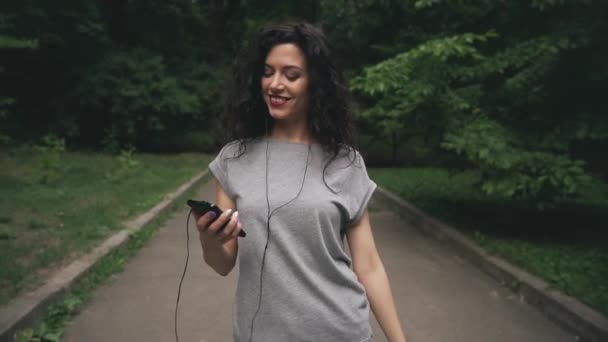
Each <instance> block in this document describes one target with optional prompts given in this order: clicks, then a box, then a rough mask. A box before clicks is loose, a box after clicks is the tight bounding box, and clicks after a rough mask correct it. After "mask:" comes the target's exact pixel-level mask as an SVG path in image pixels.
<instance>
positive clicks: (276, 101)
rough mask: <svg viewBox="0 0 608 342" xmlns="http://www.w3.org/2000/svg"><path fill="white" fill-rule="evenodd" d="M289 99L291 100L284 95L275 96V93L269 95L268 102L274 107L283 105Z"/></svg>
mask: <svg viewBox="0 0 608 342" xmlns="http://www.w3.org/2000/svg"><path fill="white" fill-rule="evenodd" d="M289 100H290V99H289V98H287V97H283V96H274V95H269V96H268V102H269V103H270V105H271V106H273V107H281V106H283V105H284V104H285V103H287V101H289Z"/></svg>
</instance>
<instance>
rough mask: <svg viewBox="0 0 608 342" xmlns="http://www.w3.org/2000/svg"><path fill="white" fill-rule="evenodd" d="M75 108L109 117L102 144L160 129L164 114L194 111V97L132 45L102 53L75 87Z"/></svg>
mask: <svg viewBox="0 0 608 342" xmlns="http://www.w3.org/2000/svg"><path fill="white" fill-rule="evenodd" d="M73 97H74V98H77V99H79V109H80V110H81V111H84V110H85V109H86V110H89V111H92V112H93V113H99V115H105V116H107V117H108V119H109V121H110V126H109V127H108V128H107V131H106V136H105V139H106V140H105V145H106V147H108V148H109V149H110V150H114V151H115V150H116V149H117V148H120V147H122V146H121V145H125V144H133V145H135V144H136V143H137V141H138V140H139V139H140V138H141V136H142V135H144V134H146V133H149V132H151V131H158V130H162V129H164V128H165V122H164V121H165V118H166V117H167V116H174V115H178V114H182V113H192V112H194V111H196V110H197V109H198V105H199V102H198V98H197V97H196V96H195V95H194V94H192V93H191V92H188V91H186V90H185V89H184V87H183V86H182V85H181V84H180V82H179V81H178V79H177V78H175V77H173V76H170V75H169V74H168V72H167V71H166V68H165V65H164V63H163V58H162V57H161V56H159V55H157V54H154V53H151V52H149V51H145V50H141V49H136V50H130V51H117V52H114V53H111V54H109V55H107V56H105V57H104V58H103V59H102V60H101V61H100V63H99V64H98V65H96V66H95V67H94V68H93V70H92V72H91V73H90V74H89V75H88V77H86V78H85V79H84V80H83V81H82V82H81V83H80V84H79V86H78V87H77V88H76V89H75V92H74V95H73ZM83 119H84V118H83Z"/></svg>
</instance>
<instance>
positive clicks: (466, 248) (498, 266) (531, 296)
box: [374, 186, 608, 342]
mask: <svg viewBox="0 0 608 342" xmlns="http://www.w3.org/2000/svg"><path fill="white" fill-rule="evenodd" d="M374 195H375V197H376V198H378V199H380V201H381V202H383V203H385V204H389V205H390V206H391V207H392V208H391V209H393V210H394V211H395V212H396V213H397V214H398V215H399V216H400V217H401V218H403V219H405V220H406V221H407V223H409V224H410V225H412V226H413V227H414V228H416V229H418V230H419V231H421V232H422V233H424V234H425V235H427V236H430V237H432V238H433V239H435V240H437V241H439V242H440V243H441V244H442V245H444V246H446V247H447V248H449V249H451V250H453V251H455V252H457V253H458V254H459V255H460V256H462V257H464V258H465V259H467V260H468V261H470V262H472V263H473V264H474V265H475V266H477V267H478V268H480V269H481V270H482V271H484V272H485V273H487V274H489V275H490V276H491V277H493V278H494V279H496V280H497V281H498V282H499V283H501V284H502V285H505V286H507V287H508V288H510V289H511V290H512V291H514V292H515V293H517V294H518V295H520V297H521V299H522V300H524V301H525V302H526V303H528V304H530V305H532V306H534V307H536V308H537V309H539V310H540V312H542V313H543V314H544V315H545V316H546V317H548V318H549V319H550V320H551V321H553V322H554V323H556V324H557V325H559V326H560V327H561V328H563V329H564V330H567V331H569V332H571V333H574V334H576V335H578V337H579V338H580V341H582V342H586V341H588V342H601V341H608V318H606V317H605V316H604V315H602V314H601V313H600V312H598V311H596V310H595V309H593V308H591V307H589V306H588V305H586V304H584V303H582V302H580V301H579V300H577V299H576V298H573V297H570V296H567V295H565V294H563V293H561V292H560V291H558V290H556V289H554V288H551V286H550V285H549V284H548V283H547V282H545V281H544V280H542V279H540V278H538V277H537V276H534V275H532V274H530V273H528V272H526V271H524V270H522V269H520V268H518V267H516V266H514V265H512V264H510V263H508V262H507V261H505V260H504V259H502V258H499V257H496V256H492V255H490V254H489V253H488V252H486V251H485V250H484V249H483V248H481V247H480V246H479V245H478V244H477V243H475V242H474V241H473V240H471V239H470V238H468V237H467V236H465V235H464V234H462V233H461V232H459V231H458V230H456V229H455V228H453V227H451V226H449V225H447V224H445V223H443V222H441V221H440V220H438V219H436V218H434V217H431V216H430V215H428V214H426V213H425V212H423V211H422V210H420V209H419V208H417V207H416V206H414V205H412V204H411V203H409V202H407V201H405V200H404V199H402V198H400V197H399V196H397V195H395V194H394V193H392V192H390V191H388V190H386V189H385V188H383V187H380V186H378V187H377V189H376V192H375V194H374Z"/></svg>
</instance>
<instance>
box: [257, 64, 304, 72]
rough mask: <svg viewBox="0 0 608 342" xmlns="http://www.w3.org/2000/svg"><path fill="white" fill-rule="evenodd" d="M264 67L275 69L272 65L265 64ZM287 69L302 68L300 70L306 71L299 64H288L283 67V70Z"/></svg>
mask: <svg viewBox="0 0 608 342" xmlns="http://www.w3.org/2000/svg"><path fill="white" fill-rule="evenodd" d="M264 67H267V68H271V69H273V70H274V67H273V66H272V65H268V64H264ZM285 69H297V70H300V71H304V69H302V68H300V67H299V66H297V65H286V66H284V67H283V70H285Z"/></svg>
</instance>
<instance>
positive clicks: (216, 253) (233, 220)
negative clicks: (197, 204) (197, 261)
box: [196, 180, 241, 276]
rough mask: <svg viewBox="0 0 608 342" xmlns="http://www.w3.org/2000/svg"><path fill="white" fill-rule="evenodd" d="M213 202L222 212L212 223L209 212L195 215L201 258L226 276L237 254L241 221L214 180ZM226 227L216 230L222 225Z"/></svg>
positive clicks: (233, 205)
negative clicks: (201, 251) (201, 250)
mask: <svg viewBox="0 0 608 342" xmlns="http://www.w3.org/2000/svg"><path fill="white" fill-rule="evenodd" d="M215 204H216V205H217V206H218V207H219V208H220V209H222V211H223V212H224V213H223V214H222V215H221V216H220V217H218V218H217V220H215V221H214V222H213V223H211V224H210V222H211V221H212V220H213V217H212V216H211V213H207V214H205V215H202V216H198V217H196V225H197V228H198V231H199V239H200V241H201V247H202V249H203V258H204V259H205V262H206V263H207V264H208V265H209V266H211V268H213V269H214V270H215V271H216V272H217V273H219V274H220V275H222V276H226V275H228V274H229V273H230V271H232V269H233V268H234V265H235V264H236V256H237V254H238V241H237V239H238V234H239V232H240V231H241V223H240V222H239V220H238V212H236V211H235V209H236V205H235V203H234V201H232V199H231V198H230V197H229V196H228V195H227V194H226V192H225V191H224V189H223V188H222V186H221V185H220V183H219V182H218V181H217V180H216V181H215ZM226 222H228V224H227V225H226V227H224V229H222V230H221V231H219V232H218V230H219V229H220V228H221V227H222V226H224V224H226Z"/></svg>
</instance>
